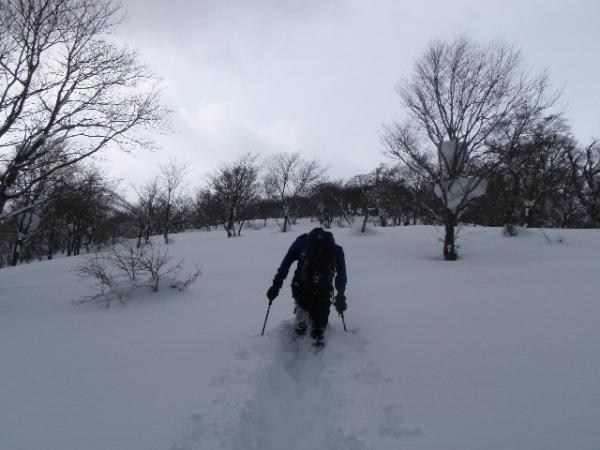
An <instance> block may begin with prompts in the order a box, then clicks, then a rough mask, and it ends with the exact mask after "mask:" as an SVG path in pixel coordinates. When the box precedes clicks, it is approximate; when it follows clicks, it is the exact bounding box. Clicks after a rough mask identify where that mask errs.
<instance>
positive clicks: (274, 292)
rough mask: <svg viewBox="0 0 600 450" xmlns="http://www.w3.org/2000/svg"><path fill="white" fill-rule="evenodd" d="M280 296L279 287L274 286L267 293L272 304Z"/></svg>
mask: <svg viewBox="0 0 600 450" xmlns="http://www.w3.org/2000/svg"><path fill="white" fill-rule="evenodd" d="M278 295H279V287H277V286H275V285H273V286H271V287H270V288H269V290H268V291H267V298H268V299H269V301H270V302H272V301H273V300H275V298H276V297H277V296H278Z"/></svg>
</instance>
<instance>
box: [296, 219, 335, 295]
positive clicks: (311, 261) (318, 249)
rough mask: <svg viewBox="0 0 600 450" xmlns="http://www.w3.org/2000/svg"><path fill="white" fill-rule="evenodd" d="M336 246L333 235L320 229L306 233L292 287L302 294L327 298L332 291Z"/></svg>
mask: <svg viewBox="0 0 600 450" xmlns="http://www.w3.org/2000/svg"><path fill="white" fill-rule="evenodd" d="M336 259H337V246H336V245H335V240H334V239H333V234H331V233H330V232H328V231H324V230H323V229H321V228H315V229H314V230H312V231H311V232H310V233H308V237H307V244H306V249H305V250H304V251H303V252H302V254H301V255H300V258H299V259H298V267H297V268H296V272H295V274H294V283H293V284H294V285H295V287H296V288H297V289H298V290H300V291H301V292H303V293H306V294H312V295H317V296H323V297H325V296H329V295H330V294H331V290H332V289H333V276H334V274H335V268H336Z"/></svg>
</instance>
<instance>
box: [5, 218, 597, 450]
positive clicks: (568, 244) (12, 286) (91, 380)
mask: <svg viewBox="0 0 600 450" xmlns="http://www.w3.org/2000/svg"><path fill="white" fill-rule="evenodd" d="M309 228H310V225H309V224H305V225H303V226H301V227H298V228H297V229H294V231H293V232H291V233H288V234H282V233H278V232H277V231H276V228H275V227H268V228H266V229H263V230H258V231H254V230H248V231H247V232H246V234H245V236H242V237H241V238H235V239H226V238H225V237H224V234H223V233H221V232H214V233H206V232H194V233H192V232H190V233H185V234H180V235H176V236H174V238H175V243H174V244H173V245H172V246H170V249H171V251H172V253H173V254H174V255H175V256H177V257H182V258H185V259H186V261H187V262H188V263H189V264H191V263H193V262H195V261H198V262H199V263H200V265H201V268H202V270H203V275H202V276H201V277H200V279H199V280H198V281H197V283H196V284H195V285H193V286H192V287H191V288H190V290H188V291H187V292H183V293H180V292H175V291H173V292H171V291H168V290H167V291H163V292H159V293H158V294H148V295H147V296H146V297H144V298H137V299H134V300H132V301H130V302H129V303H127V304H126V305H125V306H121V305H118V304H115V305H114V306H113V307H111V308H110V309H100V308H99V306H98V305H95V304H86V305H79V306H74V305H73V304H71V301H72V300H74V299H76V298H78V297H80V296H82V295H84V294H85V293H86V287H85V284H81V283H78V282H77V279H76V277H75V275H74V273H73V272H72V271H71V270H72V268H73V267H74V266H75V265H76V264H77V263H78V258H63V259H57V260H55V261H46V262H41V263H35V264H29V265H24V266H20V267H16V268H10V269H2V270H0V377H1V378H0V405H1V407H0V448H1V449H7V450H8V449H10V450H38V449H44V450H66V449H69V450H175V449H177V450H184V449H185V450H192V449H217V448H224V449H256V450H281V449H286V450H292V449H305V450H308V449H311V450H320V449H328V450H329V449H351V450H359V449H360V450H362V449H375V450H378V449H400V448H401V449H409V450H424V449H427V450H440V449H448V450H481V449H486V450H490V449H507V450H521V449H523V450H550V449H564V450H571V449H577V450H598V449H599V448H600V421H599V418H600V326H598V324H599V318H600V299H599V297H598V268H599V263H600V257H599V256H598V255H599V254H600V231H598V230H571V231H560V232H558V231H557V232H550V235H551V237H552V236H557V235H558V234H559V233H560V235H561V236H562V237H563V238H565V242H563V243H547V242H546V240H545V238H544V237H543V236H542V235H541V234H539V233H538V232H536V231H535V230H530V231H527V232H525V233H524V234H522V235H521V236H519V237H516V238H505V237H503V236H502V235H501V233H500V231H499V230H498V229H484V228H468V229H466V230H465V231H466V232H465V238H464V239H463V240H462V242H461V244H462V247H461V249H460V253H461V256H462V258H463V259H461V260H460V261H458V262H450V263H449V262H443V261H441V260H440V258H439V253H440V244H439V242H437V237H438V236H437V231H436V230H435V229H434V228H432V227H424V226H418V227H405V228H396V229H377V230H376V231H374V232H373V233H370V234H369V235H367V236H361V235H359V234H357V233H355V232H354V231H353V230H350V229H339V230H334V233H335V236H336V240H337V241H338V242H339V243H340V244H341V245H342V246H343V247H344V249H345V252H346V257H347V265H348V276H349V284H348V292H347V295H348V304H349V310H348V312H347V324H348V326H349V329H350V332H349V333H344V332H343V329H342V327H341V323H340V321H339V319H338V318H337V317H335V314H332V320H331V327H330V329H329V330H328V335H327V340H328V345H327V347H325V349H323V350H322V351H320V352H318V353H316V354H315V353H313V351H312V350H311V349H310V348H309V346H307V345H304V344H302V343H298V342H295V341H292V340H290V339H289V336H290V322H289V319H291V317H292V300H291V296H290V293H289V289H285V290H282V294H281V295H280V297H279V298H278V299H277V300H276V301H275V303H274V304H273V307H272V308H271V315H270V317H269V322H268V324H267V333H266V335H265V336H263V337H261V336H260V335H259V334H260V328H261V326H262V321H263V318H264V314H265V312H266V306H267V305H266V300H265V298H264V293H265V291H266V289H267V288H268V286H269V284H270V281H271V279H272V276H273V274H274V271H275V269H276V267H277V265H278V264H279V262H280V260H281V258H282V257H283V255H284V252H285V251H286V249H287V247H288V246H289V245H290V244H291V241H292V240H293V238H294V237H295V236H296V235H298V234H299V233H300V232H302V231H306V230H308V229H309Z"/></svg>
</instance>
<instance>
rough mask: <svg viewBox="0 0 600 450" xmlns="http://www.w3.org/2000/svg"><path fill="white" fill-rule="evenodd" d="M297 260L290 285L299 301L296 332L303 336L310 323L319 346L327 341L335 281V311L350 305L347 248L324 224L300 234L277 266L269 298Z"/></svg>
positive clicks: (276, 292) (272, 298)
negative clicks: (347, 295)
mask: <svg viewBox="0 0 600 450" xmlns="http://www.w3.org/2000/svg"><path fill="white" fill-rule="evenodd" d="M294 261H297V266H296V271H295V272H294V276H293V279H292V283H291V285H292V296H293V297H294V300H295V303H296V308H295V314H296V320H295V322H296V326H295V333H296V335H298V336H304V335H305V334H306V332H307V331H308V324H309V323H310V329H311V330H310V331H311V332H310V335H311V337H312V339H313V340H314V345H317V346H320V345H323V344H324V341H323V333H324V331H325V328H326V327H327V323H328V321H329V309H330V306H331V297H332V295H333V292H334V290H333V287H334V285H335V290H336V291H337V294H336V296H335V303H334V304H335V309H336V311H337V312H338V313H339V314H343V313H344V311H346V309H347V305H346V296H345V294H344V292H345V290H346V283H347V276H346V261H345V257H344V250H343V249H342V247H341V246H339V245H337V244H336V243H335V240H334V238H333V234H332V233H330V232H329V231H325V230H323V229H322V228H315V229H313V230H312V231H310V233H306V234H302V235H300V236H299V237H298V238H297V239H296V240H295V241H294V243H293V244H292V245H291V247H290V248H289V250H288V251H287V253H286V255H285V257H284V258H283V261H282V262H281V265H280V266H279V269H277V273H276V274H275V277H274V279H273V284H272V285H271V287H270V288H269V290H268V291H267V298H268V299H269V302H272V301H273V300H274V299H275V298H276V297H277V296H278V295H279V290H280V289H281V286H282V285H283V281H284V280H285V278H286V277H287V275H288V273H289V270H290V267H291V266H292V264H293V263H294Z"/></svg>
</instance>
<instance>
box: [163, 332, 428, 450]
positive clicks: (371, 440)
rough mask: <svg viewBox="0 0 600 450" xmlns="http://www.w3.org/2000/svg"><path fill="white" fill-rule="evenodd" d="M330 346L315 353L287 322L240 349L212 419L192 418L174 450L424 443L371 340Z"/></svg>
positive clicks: (218, 382)
mask: <svg viewBox="0 0 600 450" xmlns="http://www.w3.org/2000/svg"><path fill="white" fill-rule="evenodd" d="M326 339H327V343H328V345H327V346H326V347H325V348H324V349H322V350H319V351H318V352H315V350H314V349H313V348H312V347H311V346H310V344H309V340H308V339H306V338H305V339H301V340H296V339H294V337H293V323H292V322H290V321H283V322H282V323H281V324H280V325H279V326H277V327H276V328H275V329H273V330H272V331H271V332H269V333H267V335H265V336H264V337H257V338H256V339H255V340H254V342H253V343H252V344H251V345H249V346H246V347H243V348H241V349H239V351H238V352H237V354H236V364H235V367H229V368H227V369H226V370H224V371H223V372H222V373H221V374H220V375H219V376H217V377H216V378H215V379H214V380H213V382H212V386H213V388H214V391H215V396H214V398H213V399H212V401H211V402H210V403H211V405H210V412H209V413H207V414H195V415H194V416H192V418H190V419H189V423H188V424H187V426H186V431H185V434H184V438H183V440H182V442H181V443H180V444H178V445H175V446H173V447H172V449H171V450H195V449H205V448H215V449H216V448H219V449H228V450H229V449H230V450H242V449H244V450H259V449H260V450H275V449H282V448H286V449H290V450H310V449H315V448H327V449H332V450H337V449H339V450H342V449H349V450H364V449H379V448H392V447H391V446H392V444H393V442H394V441H396V440H397V439H400V438H405V437H410V436H415V435H418V434H419V433H420V430H419V429H418V428H408V427H406V426H405V425H404V421H405V420H404V417H403V415H402V413H401V409H400V406H399V405H398V404H397V403H394V402H393V401H390V397H389V393H387V394H388V395H387V396H386V390H385V387H386V385H387V384H388V383H389V382H390V381H391V380H390V379H389V378H387V377H385V376H384V375H383V374H382V373H381V372H380V371H378V370H377V369H376V368H374V366H373V364H372V362H371V361H370V360H369V357H368V343H367V342H366V340H365V339H363V338H362V337H361V336H360V335H359V334H356V333H351V332H350V333H344V332H343V331H342V330H341V329H339V328H337V327H330V329H329V330H328V333H327V335H326Z"/></svg>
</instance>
